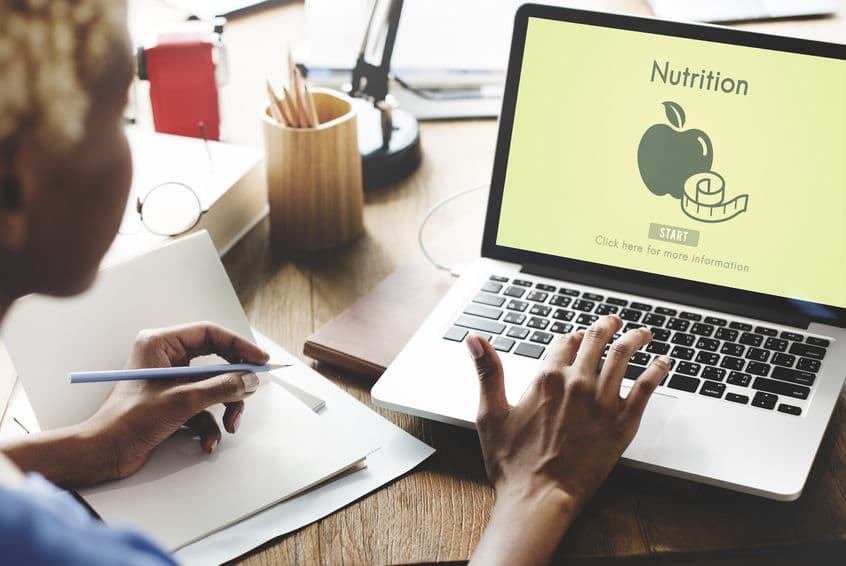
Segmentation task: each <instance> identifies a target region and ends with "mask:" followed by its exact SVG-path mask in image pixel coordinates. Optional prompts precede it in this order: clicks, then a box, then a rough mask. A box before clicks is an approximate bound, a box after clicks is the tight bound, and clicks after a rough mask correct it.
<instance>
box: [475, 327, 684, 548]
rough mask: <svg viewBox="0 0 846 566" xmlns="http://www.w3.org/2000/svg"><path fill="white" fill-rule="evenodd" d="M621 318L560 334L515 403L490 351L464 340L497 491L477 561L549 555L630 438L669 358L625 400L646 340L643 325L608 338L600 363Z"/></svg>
mask: <svg viewBox="0 0 846 566" xmlns="http://www.w3.org/2000/svg"><path fill="white" fill-rule="evenodd" d="M622 325H623V321H622V320H621V319H620V318H619V317H616V316H610V317H604V318H601V319H599V320H598V321H596V322H595V323H594V324H593V325H592V326H591V327H590V328H588V329H587V330H586V331H585V332H578V333H575V334H567V335H565V336H562V337H561V338H559V339H558V340H557V341H556V342H555V343H554V344H553V345H552V346H550V348H549V352H548V354H547V357H546V359H545V361H544V363H543V367H542V368H541V370H540V372H539V374H538V376H537V377H536V378H535V380H534V381H533V383H532V384H531V386H530V387H529V389H528V391H527V392H526V394H525V395H524V397H523V398H522V399H521V401H520V403H518V404H517V405H516V406H511V405H510V404H509V403H508V400H507V399H506V397H505V376H504V375H503V369H502V363H501V362H500V359H499V356H498V355H497V353H496V350H494V349H493V347H492V346H491V345H490V344H488V343H487V341H485V340H483V339H480V338H478V337H475V336H470V337H468V338H467V347H468V349H469V350H470V354H471V356H472V357H473V359H474V361H475V364H476V369H477V371H478V375H479V382H480V399H479V412H478V416H477V419H476V424H477V427H478V430H479V440H480V442H481V445H482V452H483V454H484V457H485V468H486V470H487V474H488V478H489V479H490V480H491V482H492V483H493V485H494V488H495V489H496V497H497V500H496V504H495V505H494V509H493V512H492V514H491V519H490V522H489V523H488V526H487V528H486V529H485V532H484V534H483V535H482V539H481V541H480V542H479V546H478V547H477V548H476V551H475V553H474V554H473V558H472V561H473V562H477V563H480V564H543V563H546V562H548V561H549V559H550V558H551V557H552V554H553V552H554V551H555V548H556V547H557V546H558V543H559V542H560V540H561V537H562V536H563V535H564V533H565V532H566V531H567V529H569V528H570V525H571V524H572V523H573V521H574V519H575V517H576V516H577V515H578V513H579V511H581V509H582V508H583V507H584V505H585V504H586V503H587V501H588V499H590V497H591V496H592V495H593V493H594V492H595V491H596V489H597V488H598V487H599V486H600V485H601V484H602V482H603V481H605V478H607V477H608V474H609V473H610V472H611V469H612V468H613V467H614V465H615V464H616V463H617V461H618V460H619V458H620V456H621V455H622V453H623V451H624V450H625V449H626V447H627V446H628V445H629V443H630V442H631V441H632V439H633V438H634V435H635V433H636V432H637V428H638V426H639V425H640V418H641V415H642V414H643V411H644V409H645V408H646V403H647V401H648V400H649V397H650V396H651V394H652V391H653V390H654V389H655V387H657V385H658V384H659V383H660V382H661V380H662V379H664V377H665V376H666V375H667V372H668V371H669V368H670V360H669V358H667V357H666V356H662V357H659V358H657V359H656V360H655V361H653V363H652V365H650V366H649V367H648V368H647V369H646V370H645V371H644V372H643V373H642V374H641V375H640V377H638V379H637V380H636V381H635V383H634V385H633V386H632V389H631V391H630V392H629V395H628V397H627V398H626V399H622V398H621V397H620V386H621V384H622V381H623V375H624V373H625V370H626V366H627V365H628V362H629V360H630V359H631V356H632V354H634V353H635V352H636V351H637V350H639V349H640V348H642V347H643V346H645V345H646V344H648V343H649V342H650V341H651V339H652V336H651V334H650V333H649V331H648V330H646V329H637V330H630V331H629V332H627V333H625V334H624V335H623V336H622V337H620V338H619V339H618V340H616V341H615V342H614V343H613V344H611V346H610V347H609V349H608V356H607V360H606V362H605V363H604V365H603V367H602V369H601V370H600V369H599V363H600V360H601V358H602V355H603V352H604V350H605V346H606V345H607V344H608V343H609V342H610V341H611V339H612V338H613V336H614V335H615V334H616V333H617V332H618V331H619V330H620V328H621V327H622Z"/></svg>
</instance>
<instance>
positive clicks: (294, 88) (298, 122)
mask: <svg viewBox="0 0 846 566" xmlns="http://www.w3.org/2000/svg"><path fill="white" fill-rule="evenodd" d="M287 71H288V72H287V75H288V84H287V86H283V87H282V92H283V94H282V96H279V95H278V94H277V92H276V89H274V88H273V85H272V84H270V80H269V79H268V80H267V81H266V82H265V85H266V87H267V98H268V108H269V109H270V115H271V116H272V117H273V119H274V120H276V121H277V122H278V123H279V124H281V125H283V126H287V127H289V128H316V127H317V126H319V125H320V118H319V117H318V115H317V109H316V107H315V104H314V98H313V97H312V95H311V92H310V91H309V87H308V83H307V82H306V80H305V78H303V76H302V73H300V70H299V68H297V66H296V65H295V64H294V58H293V56H292V55H291V51H290V50H289V51H288V69H287Z"/></svg>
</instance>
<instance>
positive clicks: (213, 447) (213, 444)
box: [209, 439, 220, 454]
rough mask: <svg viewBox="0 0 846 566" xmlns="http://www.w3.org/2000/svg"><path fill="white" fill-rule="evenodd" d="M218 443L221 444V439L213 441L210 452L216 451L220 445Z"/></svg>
mask: <svg viewBox="0 0 846 566" xmlns="http://www.w3.org/2000/svg"><path fill="white" fill-rule="evenodd" d="M218 444H220V441H219V440H217V439H214V440H213V441H212V445H211V450H209V454H212V453H214V451H215V450H216V449H217V445H218Z"/></svg>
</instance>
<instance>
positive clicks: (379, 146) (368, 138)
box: [350, 0, 420, 189]
mask: <svg viewBox="0 0 846 566" xmlns="http://www.w3.org/2000/svg"><path fill="white" fill-rule="evenodd" d="M401 13H402V0H374V1H373V8H372V10H371V12H370V19H369V21H368V23H367V30H366V31H365V32H364V39H363V40H362V44H361V50H360V51H359V54H358V59H357V60H356V64H355V68H354V69H353V74H352V85H351V87H350V95H351V96H353V97H354V98H357V99H360V100H362V101H366V102H367V103H363V104H359V105H358V144H359V150H360V151H361V165H362V174H363V176H364V188H365V189H370V188H374V187H378V186H381V185H385V184H388V183H392V182H394V181H397V180H399V179H402V178H403V177H405V176H407V175H410V174H411V173H412V172H414V170H415V169H416V168H417V166H418V165H419V164H420V130H419V129H418V127H417V120H416V119H415V118H414V116H412V115H411V114H409V113H408V112H406V111H404V110H402V109H400V108H398V107H397V106H398V105H397V103H396V101H395V100H394V98H393V97H392V96H391V95H390V94H389V93H388V82H389V78H390V70H391V56H392V55H393V52H394V42H395V40H396V38H397V28H399V20H400V14H401Z"/></svg>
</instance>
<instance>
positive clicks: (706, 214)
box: [681, 171, 749, 222]
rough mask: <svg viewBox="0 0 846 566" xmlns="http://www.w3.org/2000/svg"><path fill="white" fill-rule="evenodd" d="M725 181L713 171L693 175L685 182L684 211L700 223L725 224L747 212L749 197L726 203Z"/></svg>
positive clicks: (682, 201) (745, 196)
mask: <svg viewBox="0 0 846 566" xmlns="http://www.w3.org/2000/svg"><path fill="white" fill-rule="evenodd" d="M725 186H726V182H725V180H724V179H723V178H722V177H721V176H720V175H719V174H718V173H714V172H713V171H708V172H705V173H697V174H696V175H691V176H690V177H688V178H687V181H685V182H684V195H683V196H682V199H681V207H682V211H683V212H684V213H685V214H687V215H688V216H690V217H691V218H693V219H694V220H699V221H700V222H725V221H726V220H731V219H732V218H734V217H735V216H737V215H738V214H741V213H743V212H746V207H747V205H748V204H749V195H740V196H738V197H735V198H733V199H731V200H729V201H726V200H725V198H726V194H725Z"/></svg>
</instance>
